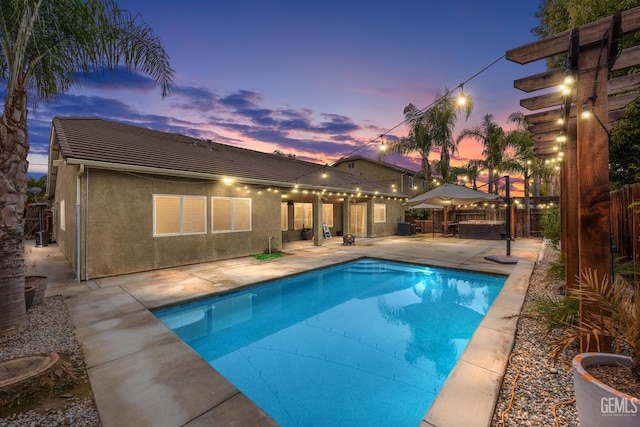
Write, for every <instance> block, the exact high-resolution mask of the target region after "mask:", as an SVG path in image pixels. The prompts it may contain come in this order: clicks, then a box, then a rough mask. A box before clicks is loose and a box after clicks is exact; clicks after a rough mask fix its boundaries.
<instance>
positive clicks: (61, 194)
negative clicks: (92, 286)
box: [53, 165, 80, 272]
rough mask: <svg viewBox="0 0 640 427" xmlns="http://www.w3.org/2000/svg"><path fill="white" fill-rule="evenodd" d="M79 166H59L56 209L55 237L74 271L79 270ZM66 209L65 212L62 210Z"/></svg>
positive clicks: (54, 203)
mask: <svg viewBox="0 0 640 427" xmlns="http://www.w3.org/2000/svg"><path fill="white" fill-rule="evenodd" d="M79 169H80V168H79V167H78V166H75V165H73V166H68V165H61V166H60V167H58V176H57V180H56V188H55V199H54V200H53V209H54V224H53V227H54V232H53V234H54V238H55V240H56V242H57V244H58V247H59V248H60V250H61V251H62V253H63V254H64V255H65V257H66V258H67V259H68V260H69V263H70V264H71V267H72V268H73V270H74V271H76V272H77V271H78V265H77V264H78V262H77V245H76V242H77V239H76V224H77V221H76V188H77V186H76V179H77V176H78V171H79ZM63 209H64V212H63V211H62V210H63Z"/></svg>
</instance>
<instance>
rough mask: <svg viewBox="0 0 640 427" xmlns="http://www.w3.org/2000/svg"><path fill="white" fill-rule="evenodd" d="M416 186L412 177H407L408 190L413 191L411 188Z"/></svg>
mask: <svg viewBox="0 0 640 427" xmlns="http://www.w3.org/2000/svg"><path fill="white" fill-rule="evenodd" d="M415 186H416V183H415V181H414V179H413V177H412V176H410V177H409V190H413V187H415Z"/></svg>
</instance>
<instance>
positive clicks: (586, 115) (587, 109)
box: [580, 102, 592, 120]
mask: <svg viewBox="0 0 640 427" xmlns="http://www.w3.org/2000/svg"><path fill="white" fill-rule="evenodd" d="M591 116H592V112H591V105H589V104H588V103H587V102H585V103H584V105H583V106H582V113H580V118H581V119H583V120H588V119H590V118H591Z"/></svg>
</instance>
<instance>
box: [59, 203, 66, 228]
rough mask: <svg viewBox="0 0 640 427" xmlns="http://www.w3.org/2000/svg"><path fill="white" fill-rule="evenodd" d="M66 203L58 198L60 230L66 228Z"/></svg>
mask: <svg viewBox="0 0 640 427" xmlns="http://www.w3.org/2000/svg"><path fill="white" fill-rule="evenodd" d="M66 208H67V207H66V204H65V202H64V199H63V200H60V230H62V231H65V229H66V228H67V213H66Z"/></svg>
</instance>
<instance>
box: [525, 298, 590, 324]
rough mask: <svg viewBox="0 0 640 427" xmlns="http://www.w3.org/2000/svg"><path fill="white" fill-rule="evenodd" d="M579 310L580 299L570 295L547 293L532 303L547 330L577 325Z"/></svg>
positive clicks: (534, 310)
mask: <svg viewBox="0 0 640 427" xmlns="http://www.w3.org/2000/svg"><path fill="white" fill-rule="evenodd" d="M579 310H580V301H579V300H578V299H577V298H574V297H568V296H551V295H545V296H541V297H540V298H539V299H538V300H537V301H535V302H534V303H533V305H532V311H533V312H535V313H537V314H538V315H539V316H540V317H541V318H542V321H543V322H544V324H545V326H546V327H547V331H553V330H554V329H558V328H566V326H567V325H577V323H578V318H579Z"/></svg>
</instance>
